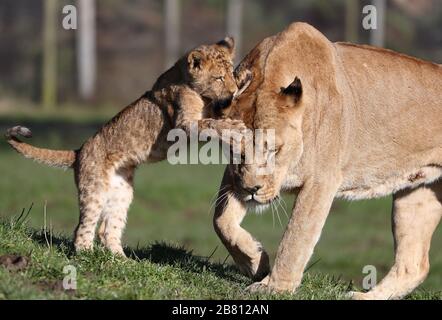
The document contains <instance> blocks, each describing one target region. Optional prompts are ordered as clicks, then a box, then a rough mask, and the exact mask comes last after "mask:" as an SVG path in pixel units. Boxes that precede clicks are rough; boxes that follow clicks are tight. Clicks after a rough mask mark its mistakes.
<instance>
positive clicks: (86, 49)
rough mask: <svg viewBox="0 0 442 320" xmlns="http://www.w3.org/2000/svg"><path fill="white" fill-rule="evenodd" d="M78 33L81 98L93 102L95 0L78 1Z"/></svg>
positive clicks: (95, 72)
mask: <svg viewBox="0 0 442 320" xmlns="http://www.w3.org/2000/svg"><path fill="white" fill-rule="evenodd" d="M78 5H79V10H78V11H79V13H78V19H79V30H78V31H77V36H78V38H77V41H78V42H77V66H78V90H79V94H80V98H81V99H83V100H91V99H92V98H93V97H94V94H95V82H96V77H97V57H96V33H95V32H96V30H95V0H78Z"/></svg>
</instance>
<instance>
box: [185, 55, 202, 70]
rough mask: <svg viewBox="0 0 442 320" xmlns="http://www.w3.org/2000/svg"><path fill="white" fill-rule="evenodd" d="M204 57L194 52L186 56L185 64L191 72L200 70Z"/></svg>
mask: <svg viewBox="0 0 442 320" xmlns="http://www.w3.org/2000/svg"><path fill="white" fill-rule="evenodd" d="M203 60H204V56H203V54H202V53H201V52H199V51H197V50H194V51H192V52H191V53H189V55H188V56H187V62H188V64H189V67H190V69H191V70H201V68H202V65H203Z"/></svg>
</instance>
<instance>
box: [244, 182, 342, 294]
mask: <svg viewBox="0 0 442 320" xmlns="http://www.w3.org/2000/svg"><path fill="white" fill-rule="evenodd" d="M338 180H339V179H336V178H334V177H331V178H330V179H327V180H321V181H317V180H314V179H312V180H310V181H307V182H306V183H305V184H304V186H303V187H302V189H301V191H300V192H299V194H298V197H297V200H296V204H295V208H294V210H293V213H292V216H291V218H290V220H289V223H288V225H287V228H286V230H285V232H284V236H283V238H282V241H281V243H280V245H279V248H278V252H277V255H276V260H275V264H274V266H273V269H272V271H271V273H270V276H269V278H266V279H264V281H263V282H261V283H255V284H253V285H252V286H250V287H249V289H250V290H251V291H275V292H284V291H289V292H293V291H294V290H295V289H296V288H297V287H298V286H299V285H300V283H301V280H302V275H303V272H304V269H305V267H306V265H307V263H308V261H309V259H310V257H311V255H312V254H313V249H314V247H315V245H316V243H317V242H318V240H319V237H320V235H321V231H322V228H323V226H324V223H325V220H326V218H327V216H328V213H329V211H330V207H331V204H332V202H333V199H334V196H335V193H336V191H337V188H338V184H337V182H338Z"/></svg>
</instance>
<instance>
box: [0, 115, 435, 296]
mask: <svg viewBox="0 0 442 320" xmlns="http://www.w3.org/2000/svg"><path fill="white" fill-rule="evenodd" d="M23 121H25V122H27V123H28V124H27V125H29V126H30V127H31V129H33V131H34V137H35V138H33V139H32V143H33V144H36V145H40V146H47V147H53V148H54V147H58V148H64V149H66V148H76V147H78V146H80V145H81V142H82V141H84V139H85V138H86V137H87V136H89V135H90V134H92V133H93V132H94V130H95V129H96V127H97V125H98V124H99V123H100V121H95V120H94V121H91V122H81V123H79V124H78V123H75V122H74V123H70V122H69V119H66V120H63V121H61V122H60V121H59V120H57V119H55V120H54V119H46V120H45V119H41V118H39V119H33V118H32V117H31V118H29V117H26V118H25V119H22V120H21V119H16V120H14V121H11V120H7V119H5V118H2V119H0V129H1V131H4V129H5V127H9V126H12V125H15V124H18V123H20V124H21V123H23ZM2 125H3V127H2ZM223 170H224V167H223V166H221V165H217V166H215V165H212V166H202V165H186V166H184V165H181V166H171V165H169V164H167V163H166V162H162V163H158V164H154V165H144V166H141V167H140V169H139V170H137V173H136V177H135V197H134V202H133V204H132V206H131V209H130V211H129V219H128V226H127V229H126V232H125V236H124V243H125V244H126V245H127V246H128V247H129V248H131V249H129V251H130V252H131V250H133V251H134V252H135V254H136V256H138V257H139V258H140V261H138V259H136V258H135V256H134V257H133V258H134V259H129V260H128V261H122V260H118V259H115V258H113V257H111V256H110V255H109V254H108V253H106V252H105V251H102V250H97V251H95V252H94V253H91V254H85V255H83V254H82V255H80V256H75V255H72V252H71V251H70V240H71V234H72V231H73V230H74V227H75V225H76V223H77V221H78V207H77V200H76V191H75V187H74V183H73V175H72V172H71V171H62V170H57V169H53V168H47V167H45V166H42V165H39V164H36V163H33V162H32V161H29V160H27V159H24V158H22V157H20V156H19V155H17V154H16V153H15V152H13V151H11V150H10V148H9V147H7V146H6V144H5V143H0V172H1V173H2V178H1V179H0V220H1V221H3V223H2V224H1V232H0V255H1V254H6V253H17V254H21V255H28V254H29V252H31V254H30V255H31V261H32V263H31V264H30V266H29V268H27V269H26V270H24V271H20V272H12V273H11V272H9V271H5V270H4V269H2V268H1V267H0V297H4V298H39V297H40V298H73V297H74V298H132V297H133V298H156V299H160V298H189V299H197V298H214V299H215V298H230V299H236V298H253V297H251V296H249V295H247V293H245V292H244V291H243V289H244V288H245V287H246V286H247V285H248V284H249V283H250V282H249V280H248V279H246V278H244V277H242V276H240V275H239V274H238V273H237V271H236V270H235V269H234V268H232V267H231V265H232V263H233V262H232V260H231V258H228V259H227V260H226V261H225V262H224V260H225V259H226V257H227V251H226V250H225V249H224V247H223V245H222V244H221V243H220V241H219V240H218V238H217V237H216V235H215V233H214V231H213V227H212V212H210V204H211V199H213V197H214V195H215V194H216V192H217V189H218V186H219V183H220V181H221V177H222V173H223ZM285 202H286V203H287V205H286V206H285V209H286V211H287V212H290V210H291V206H292V204H293V202H294V196H292V195H286V196H285ZM31 203H33V208H32V210H31V211H30V214H29V217H28V219H27V220H28V222H27V224H26V226H23V225H22V226H20V227H17V226H16V225H15V224H14V223H12V224H11V223H10V221H11V219H13V218H12V217H14V216H17V214H18V213H20V212H21V210H22V208H25V209H27V208H29V207H30V205H31ZM45 209H46V210H45ZM390 210H391V199H390V198H385V199H379V200H370V201H359V202H344V201H336V202H335V203H334V205H333V207H332V210H331V213H330V216H329V218H328V220H327V223H326V226H325V228H324V231H323V234H322V237H321V239H320V241H319V243H318V246H317V247H316V249H315V253H314V256H313V257H312V259H311V262H316V263H315V264H314V266H313V267H312V268H311V269H310V270H309V272H308V274H307V276H306V278H305V281H304V283H303V285H302V287H301V289H300V292H299V293H297V294H296V295H294V296H282V298H290V299H293V298H296V299H304V298H305V299H308V298H327V299H341V298H343V297H344V294H345V292H346V291H347V290H348V287H349V283H352V285H353V286H354V287H355V288H360V287H361V284H362V279H363V277H364V276H365V275H364V274H363V273H362V269H363V267H364V266H365V265H374V266H375V267H376V269H377V272H378V280H380V279H381V278H382V277H383V276H384V275H385V274H386V272H387V271H388V269H389V267H390V266H391V264H392V262H393V241H392V236H391V230H390V229H391V223H390ZM45 211H46V224H47V226H48V228H49V226H51V230H53V233H55V234H56V236H53V238H52V239H53V245H52V246H51V247H50V248H49V247H48V246H47V244H46V241H45V239H44V238H42V237H41V228H42V226H43V225H44V224H45V219H44V217H45V215H44V212H45ZM280 211H281V212H280V218H281V224H280V222H279V220H278V218H277V217H275V218H274V219H273V217H272V213H271V212H267V213H265V214H263V215H258V216H257V215H254V214H250V215H248V216H247V217H246V218H245V221H244V222H243V226H244V227H245V228H246V229H247V230H249V231H250V232H251V233H252V234H253V235H254V236H255V237H256V238H257V239H259V240H260V241H261V242H262V243H263V245H264V247H265V248H266V249H267V251H268V252H269V254H270V256H271V259H274V256H275V254H276V250H277V247H278V243H279V241H280V239H281V236H282V233H283V230H284V226H285V224H286V223H287V218H286V216H285V215H284V214H283V213H282V210H280ZM155 241H159V242H158V243H157V242H155ZM441 246H442V233H441V232H440V229H439V230H437V231H436V233H435V235H434V238H433V244H432V250H431V255H430V257H431V264H432V267H431V271H430V275H429V277H428V278H427V280H426V281H425V282H424V283H423V285H422V286H421V287H420V290H419V291H418V292H417V293H415V294H413V295H412V296H411V298H416V299H417V298H425V299H427V298H439V299H440V298H441V295H440V293H438V292H439V291H440V290H441V289H442V255H441V254H440V248H441ZM438 250H439V251H438ZM162 252H163V253H162ZM212 253H213V254H212ZM162 255H163V256H164V255H165V256H166V257H162ZM209 256H210V260H208V259H207V258H204V257H209ZM223 262H224V263H223ZM66 263H72V264H73V265H75V266H76V267H77V268H78V277H79V278H78V283H79V289H78V290H77V292H76V293H75V294H67V293H65V292H64V291H63V290H59V283H58V282H57V281H60V279H62V276H63V274H62V270H63V266H64V265H66ZM338 279H339V280H338Z"/></svg>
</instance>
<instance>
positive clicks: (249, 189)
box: [244, 185, 262, 195]
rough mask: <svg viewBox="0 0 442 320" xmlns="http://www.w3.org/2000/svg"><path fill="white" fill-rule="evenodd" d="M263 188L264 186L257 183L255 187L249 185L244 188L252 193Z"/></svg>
mask: <svg viewBox="0 0 442 320" xmlns="http://www.w3.org/2000/svg"><path fill="white" fill-rule="evenodd" d="M261 188H262V186H260V185H256V186H254V187H247V188H244V189H245V190H246V191H247V192H248V193H250V194H252V195H253V194H255V193H256V192H258V190H259V189H261Z"/></svg>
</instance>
